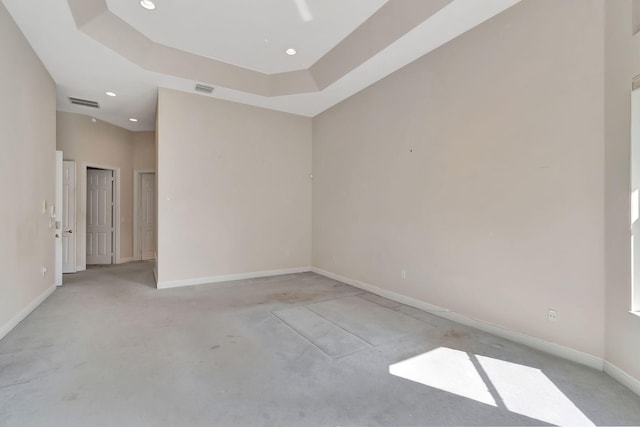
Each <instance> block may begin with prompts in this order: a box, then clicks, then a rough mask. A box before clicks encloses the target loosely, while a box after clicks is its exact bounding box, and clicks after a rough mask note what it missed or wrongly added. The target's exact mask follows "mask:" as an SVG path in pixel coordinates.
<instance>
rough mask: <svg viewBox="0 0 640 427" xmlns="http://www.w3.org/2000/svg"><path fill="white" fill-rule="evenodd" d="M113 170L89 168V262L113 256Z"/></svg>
mask: <svg viewBox="0 0 640 427" xmlns="http://www.w3.org/2000/svg"><path fill="white" fill-rule="evenodd" d="M112 247H113V171H110V170H103V169H87V264H111V263H112V259H113V258H112V257H113V251H112Z"/></svg>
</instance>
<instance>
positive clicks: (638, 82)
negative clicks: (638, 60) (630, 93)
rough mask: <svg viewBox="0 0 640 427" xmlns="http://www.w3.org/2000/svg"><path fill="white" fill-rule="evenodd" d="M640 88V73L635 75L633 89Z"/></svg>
mask: <svg viewBox="0 0 640 427" xmlns="http://www.w3.org/2000/svg"><path fill="white" fill-rule="evenodd" d="M636 89H640V75H638V76H635V77H634V78H633V82H632V83H631V90H636Z"/></svg>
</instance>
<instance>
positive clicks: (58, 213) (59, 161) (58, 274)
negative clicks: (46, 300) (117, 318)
mask: <svg viewBox="0 0 640 427" xmlns="http://www.w3.org/2000/svg"><path fill="white" fill-rule="evenodd" d="M63 169H64V155H63V153H62V151H60V150H56V202H55V204H54V206H55V218H52V219H53V220H54V221H55V223H54V227H53V228H54V230H55V233H56V234H55V266H54V276H53V277H54V278H55V284H56V286H62V199H63V196H62V176H63V175H62V174H63ZM73 264H74V265H75V264H76V260H73Z"/></svg>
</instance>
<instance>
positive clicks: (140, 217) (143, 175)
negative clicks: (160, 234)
mask: <svg viewBox="0 0 640 427" xmlns="http://www.w3.org/2000/svg"><path fill="white" fill-rule="evenodd" d="M133 175H134V178H133V180H134V182H133V193H134V194H133V258H134V259H135V260H142V261H144V260H153V259H156V236H157V234H156V173H155V171H152V170H135V171H134V174H133Z"/></svg>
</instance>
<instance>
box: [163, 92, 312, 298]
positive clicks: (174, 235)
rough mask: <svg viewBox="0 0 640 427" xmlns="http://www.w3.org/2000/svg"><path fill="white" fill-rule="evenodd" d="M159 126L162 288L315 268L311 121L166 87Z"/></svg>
mask: <svg viewBox="0 0 640 427" xmlns="http://www.w3.org/2000/svg"><path fill="white" fill-rule="evenodd" d="M157 126H158V135H157V136H158V169H157V172H158V230H159V233H158V234H159V235H158V269H159V270H158V280H159V284H158V286H159V287H163V286H166V285H168V284H170V282H173V281H181V282H183V281H185V280H186V281H192V282H194V281H198V280H199V279H203V278H210V277H216V276H222V275H230V274H242V273H254V272H260V271H265V270H270V271H272V270H280V269H289V268H298V267H308V266H309V265H310V247H311V180H310V177H309V175H310V173H311V119H309V118H304V117H299V116H294V115H291V114H285V113H280V112H275V111H269V110H264V109H260V108H256V107H250V106H247V105H241V104H235V103H231V102H226V101H220V100H215V99H212V98H207V97H204V96H198V95H191V94H186V93H181V92H175V91H171V90H167V89H160V92H159V100H158V125H157ZM174 284H175V283H174Z"/></svg>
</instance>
